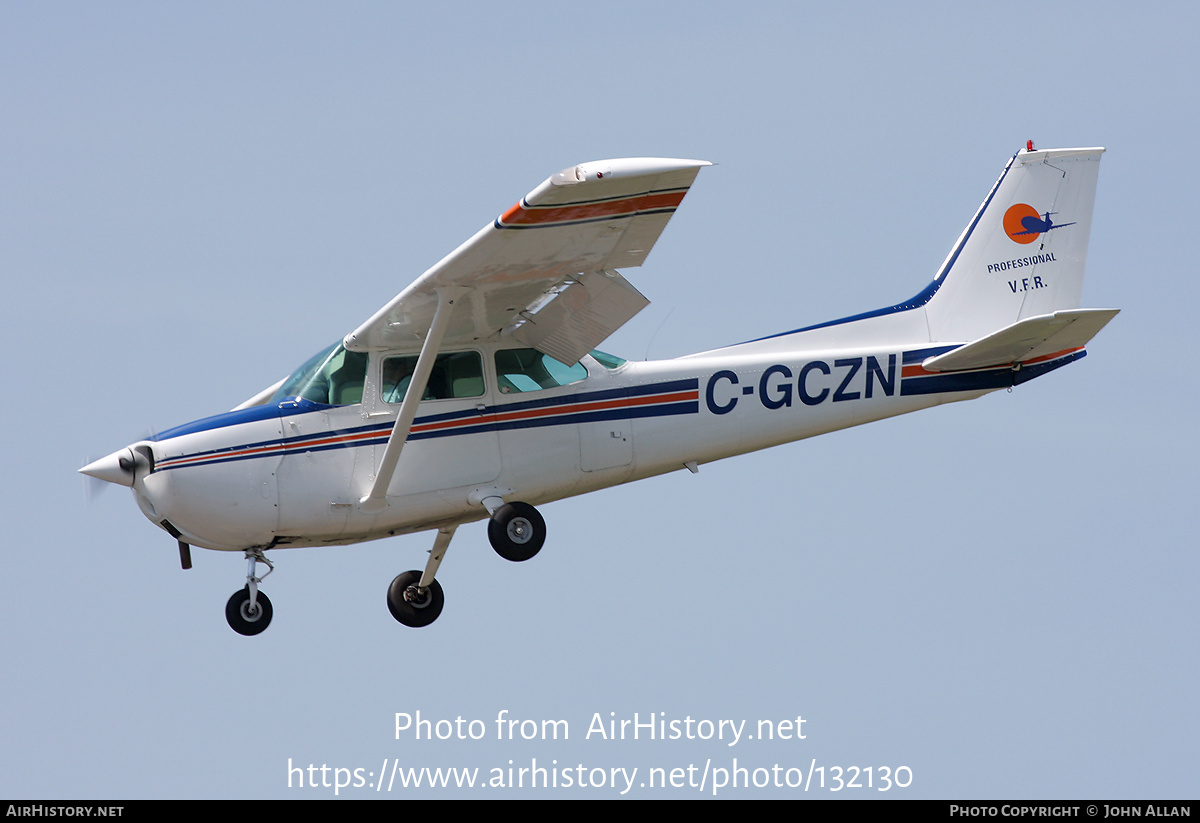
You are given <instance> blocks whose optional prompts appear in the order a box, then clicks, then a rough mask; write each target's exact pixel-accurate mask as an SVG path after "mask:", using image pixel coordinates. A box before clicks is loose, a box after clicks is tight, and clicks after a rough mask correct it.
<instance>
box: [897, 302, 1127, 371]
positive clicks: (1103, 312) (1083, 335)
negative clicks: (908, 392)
mask: <svg viewBox="0 0 1200 823" xmlns="http://www.w3.org/2000/svg"><path fill="white" fill-rule="evenodd" d="M1119 311H1120V309H1073V310H1070V311H1056V312H1054V314H1043V315H1039V316H1037V317H1027V318H1026V319H1024V320H1019V321H1017V322H1016V323H1013V324H1012V325H1011V326H1007V327H1005V328H1003V329H1001V330H1000V331H998V332H994V333H992V334H989V335H988V336H987V337H981V338H979V339H978V340H976V341H974V342H973V343H968V344H966V345H965V346H959V347H958V348H957V349H955V350H954V351H951V352H947V353H946V354H942V355H938V356H937V357H931V358H929V359H928V360H926V361H925V362H924V363H922V364H921V365H922V367H923V368H924V369H925V370H926V371H933V372H946V371H963V370H966V369H984V368H989V367H994V366H1007V365H1011V364H1013V363H1024V362H1027V361H1029V360H1036V359H1037V358H1039V357H1046V356H1048V355H1052V354H1057V353H1059V352H1063V351H1069V350H1072V349H1078V348H1081V347H1082V346H1084V345H1086V344H1087V342H1088V341H1089V340H1091V339H1092V338H1093V337H1095V336H1096V333H1097V332H1099V331H1100V330H1101V329H1102V328H1104V327H1105V325H1107V324H1108V321H1109V320H1112V319H1113V318H1114V317H1116V316H1117V312H1119Z"/></svg>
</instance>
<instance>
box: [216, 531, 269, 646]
mask: <svg viewBox="0 0 1200 823" xmlns="http://www.w3.org/2000/svg"><path fill="white" fill-rule="evenodd" d="M246 563H247V566H246V588H244V589H242V590H241V591H237V592H234V593H233V597H231V598H229V602H228V603H226V604H225V619H226V620H227V621H228V622H229V628H231V629H233V630H234V631H235V632H237V633H238V634H245V635H254V634H258V633H259V632H261V631H263V629H265V628H266V627H267V626H269V625H271V614H272V612H271V601H270V600H269V599H268V598H267V596H266V595H265V594H263V593H262V592H260V591H259V590H258V584H259V583H261V582H262V581H263V579H264V578H265V577H267V575H269V574H270V573H271V572H273V571H275V564H274V563H272V562H271V561H270V560H268V559H267V556H266V555H265V554H263V553H262V549H247V550H246ZM258 563H266V564H267V574H264V575H263V576H262V577H257V576H256V575H255V572H256V571H257V569H256V566H257V564H258Z"/></svg>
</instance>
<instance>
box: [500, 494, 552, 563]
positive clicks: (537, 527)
mask: <svg viewBox="0 0 1200 823" xmlns="http://www.w3.org/2000/svg"><path fill="white" fill-rule="evenodd" d="M488 540H490V541H491V543H492V548H493V549H495V550H496V554H498V555H500V556H501V557H503V558H504V559H505V560H514V561H519V560H528V559H529V558H531V557H533V556H534V555H535V554H537V553H538V551H540V550H541V548H542V544H543V543H545V542H546V521H545V520H543V519H542V516H541V515H540V514H538V510H537V509H535V508H534V507H533V506H531V505H529V504H528V503H505V504H504V505H503V506H501V507H500V508H498V509H496V513H495V514H493V515H492V519H491V520H489V521H488Z"/></svg>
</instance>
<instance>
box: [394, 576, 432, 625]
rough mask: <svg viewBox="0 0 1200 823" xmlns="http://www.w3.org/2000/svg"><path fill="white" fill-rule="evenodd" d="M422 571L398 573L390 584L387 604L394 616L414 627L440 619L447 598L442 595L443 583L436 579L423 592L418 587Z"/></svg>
mask: <svg viewBox="0 0 1200 823" xmlns="http://www.w3.org/2000/svg"><path fill="white" fill-rule="evenodd" d="M420 582H421V572H417V571H412V572H405V573H404V574H398V575H396V579H395V580H393V581H392V585H390V586H388V593H387V604H388V611H390V612H391V613H392V617H394V618H396V619H397V620H398V621H400V622H401V623H403V624H404V625H405V626H409V627H411V628H414V629H419V628H421V627H422V626H428V625H429V624H430V623H432V622H433V621H435V620H437V619H438V615H439V614H441V613H442V606H444V605H445V603H446V599H445V597H444V596H443V595H442V584H441V583H439V582H437V580H434V581H433V582H432V583H430V584H429V587H428V588H427V589H425V591H424V593H423V594H422V593H421V592H420V591H419V590H418V589H417V584H418V583H420Z"/></svg>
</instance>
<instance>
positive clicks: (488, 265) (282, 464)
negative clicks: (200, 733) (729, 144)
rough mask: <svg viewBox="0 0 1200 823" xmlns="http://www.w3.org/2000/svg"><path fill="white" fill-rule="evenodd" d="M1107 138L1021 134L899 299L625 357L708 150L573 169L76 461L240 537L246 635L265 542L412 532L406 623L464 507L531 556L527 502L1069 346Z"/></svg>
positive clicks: (189, 528)
mask: <svg viewBox="0 0 1200 823" xmlns="http://www.w3.org/2000/svg"><path fill="white" fill-rule="evenodd" d="M1103 152H1104V149H1102V148H1077V149H1052V150H1048V151H1047V150H1042V151H1038V150H1035V149H1034V148H1033V143H1032V141H1030V142H1029V143H1028V144H1027V147H1026V148H1025V149H1023V150H1021V151H1019V152H1017V153H1016V154H1015V155H1014V156H1013V157H1012V158H1011V159H1010V160H1009V162H1008V164H1007V165H1006V166H1005V167H1004V172H1003V173H1002V174H1001V175H1000V179H999V180H997V181H996V184H995V185H994V186H992V189H991V191H989V192H988V195H987V197H986V198H985V199H984V201H983V204H982V205H981V206H980V207H979V210H978V211H977V212H976V213H975V215H974V217H972V218H971V221H970V222H969V223H968V224H967V227H966V228H965V229H964V230H963V232H962V234H961V235H960V236H959V238H958V240H957V241H956V242H955V243H954V246H953V248H951V250H950V254H949V255H948V256H947V257H946V259H945V261H944V262H943V263H942V265H941V267H940V268H939V269H938V271H937V274H936V275H935V276H934V278H933V281H932V282H931V283H930V284H929V285H928V286H927V287H926V288H924V289H923V290H922V291H921V292H920V293H919V294H917V295H916V296H915V297H913V298H911V299H910V300H906V301H904V302H903V303H897V304H895V305H892V306H887V307H886V308H882V309H878V310H876V311H869V312H866V313H864V314H858V315H854V316H852V317H846V318H843V319H840V320H833V321H830V322H827V323H819V324H817V325H814V326H808V327H805V328H800V329H796V330H794V331H787V332H783V333H780V334H773V335H770V336H768V337H763V338H760V339H757V340H751V341H749V342H745V343H739V344H737V345H732V346H726V347H724V348H718V349H713V350H711V351H705V352H700V353H698V354H692V355H688V356H686V357H679V358H676V359H673V360H662V361H651V362H640V363H638V362H627V361H625V360H622V359H620V358H617V357H614V356H612V355H609V354H605V353H603V352H601V351H598V350H597V349H596V347H597V346H598V345H600V344H601V343H602V342H603V341H604V340H605V338H607V337H608V336H609V335H610V334H611V333H612V332H613V331H615V330H616V329H617V328H619V327H620V326H622V325H623V324H624V323H625V322H626V321H628V320H629V319H630V318H631V317H633V316H634V315H635V314H637V312H638V311H640V310H641V309H642V308H643V307H644V306H646V305H647V303H648V302H649V301H648V300H647V299H646V298H645V297H643V296H642V294H641V293H639V292H638V290H637V289H635V288H634V287H633V286H632V285H630V284H629V283H628V282H627V281H626V280H625V278H624V277H623V276H622V275H621V274H619V273H618V270H619V269H627V268H632V267H636V266H640V265H642V263H643V261H644V260H645V259H646V255H647V254H649V253H650V250H651V248H652V247H653V246H654V243H655V242H656V241H657V239H658V237H659V235H660V234H661V233H662V231H663V229H664V228H665V227H666V225H667V221H668V220H670V219H671V215H672V214H674V213H675V210H676V208H678V207H679V204H680V202H681V201H682V200H683V198H684V195H685V194H686V193H687V192H688V189H689V188H690V187H691V185H692V182H693V181H694V180H695V178H696V175H697V173H698V172H699V170H700V169H701V168H703V167H705V166H708V165H711V164H709V163H706V162H704V161H700V160H670V159H660V158H630V159H622V160H602V161H598V162H593V163H582V164H580V165H578V166H572V167H571V168H568V169H564V170H563V171H560V172H559V173H558V174H555V175H553V176H552V177H550V178H549V179H548V180H546V181H545V182H543V183H542V184H541V185H540V186H538V187H537V188H536V189H534V190H533V191H532V192H530V193H529V194H528V195H526V196H525V197H524V198H523V199H522V200H521V201H520V202H518V203H517V204H516V205H514V206H513V207H512V208H510V209H508V210H507V211H505V212H504V213H503V214H501V215H500V216H499V217H497V218H496V219H495V220H494V221H493V222H491V223H489V224H488V225H487V226H485V227H484V228H483V229H481V230H480V231H479V233H478V234H476V235H475V236H474V237H472V238H471V239H470V240H468V241H467V242H466V243H464V244H463V245H462V246H460V247H459V248H457V249H456V250H454V251H453V252H451V253H450V254H449V255H448V256H447V257H446V258H444V259H443V260H442V261H441V262H440V263H438V264H437V265H435V266H434V267H433V268H431V269H429V270H428V271H427V272H425V273H424V274H422V275H421V276H420V277H418V278H417V279H416V280H415V281H414V282H413V283H412V284H411V285H409V286H408V287H407V288H406V289H404V290H403V291H402V292H400V294H399V295H397V296H396V297H395V298H394V299H393V300H392V301H391V302H390V303H388V304H387V305H386V306H384V307H383V308H381V309H380V310H379V311H378V312H376V313H375V314H374V315H373V316H372V317H371V318H370V319H368V320H367V321H366V322H364V323H363V324H362V325H361V326H359V327H358V328H356V329H354V330H352V331H351V332H350V333H349V334H347V335H346V336H345V337H344V338H342V339H341V340H338V341H337V342H336V343H334V344H333V345H331V346H330V347H329V348H328V349H325V350H324V351H321V352H318V353H317V354H316V355H315V356H313V357H312V358H311V359H309V360H307V361H305V363H304V364H303V365H301V366H300V368H298V369H297V370H296V371H295V372H293V373H292V374H291V375H289V376H288V377H286V378H284V379H283V380H281V381H279V382H278V383H276V384H274V385H273V386H269V387H268V388H266V389H263V390H262V391H261V392H260V393H258V394H256V395H255V396H254V397H251V398H250V399H249V400H247V401H246V402H244V403H242V404H241V405H239V406H237V407H236V408H234V409H233V410H232V411H229V412H225V413H224V414H218V415H216V416H214V417H207V418H204V419H203V420H197V421H195V422H194V423H188V424H186V425H183V426H179V427H177V428H174V429H170V430H169V431H164V432H162V433H161V434H158V435H156V436H154V437H151V438H149V439H147V440H142V441H139V442H137V443H134V444H132V445H130V446H127V447H125V448H122V449H119V450H117V451H115V452H113V453H112V454H110V455H108V456H107V457H103V458H101V459H100V460H97V461H95V462H93V463H91V464H89V465H88V466H85V467H84V468H82V469H80V471H81V472H83V473H85V474H88V475H91V476H93V477H97V478H100V479H102V480H107V481H109V482H112V483H118V484H120V485H124V486H130V487H131V488H132V489H133V495H134V499H135V500H136V501H137V504H138V507H139V508H140V509H141V510H142V513H143V514H145V516H146V517H148V518H149V519H150V521H151V522H153V523H155V524H156V525H158V526H160V527H161V528H162V529H164V530H165V531H166V532H167V533H169V534H170V535H171V536H172V537H173V538H175V540H176V541H177V542H178V546H179V551H180V560H181V563H182V565H183V567H184V568H185V569H186V568H190V566H191V549H190V547H191V546H201V547H203V548H207V549H215V550H219V551H230V552H243V553H244V555H245V558H246V560H247V561H248V567H247V571H246V585H245V587H244V588H243V589H241V590H239V591H238V592H236V593H235V594H234V595H233V596H232V597H231V598H230V600H229V602H228V605H227V606H226V610H225V615H226V618H227V620H228V622H229V625H230V626H231V627H232V628H233V629H234V631H236V632H239V633H241V634H245V635H253V634H258V633H259V632H261V631H262V630H263V629H265V628H266V627H267V624H268V623H269V622H270V620H271V614H272V611H271V602H270V600H269V599H268V598H267V596H266V595H265V594H264V593H263V592H262V591H260V590H259V584H260V583H261V582H262V577H259V576H258V564H260V563H261V564H264V565H265V566H266V567H267V571H266V573H265V574H264V575H263V577H266V575H267V574H270V573H271V572H272V571H273V570H274V565H273V563H272V561H271V560H268V559H267V556H266V552H267V551H268V550H272V549H281V548H286V547H289V546H334V545H345V544H349V543H357V542H359V541H364V540H375V539H378V538H383V537H388V536H391V535H397V534H406V533H410V532H418V531H426V530H431V531H434V532H435V536H434V540H433V548H432V550H431V551H430V553H429V559H428V562H427V563H426V564H425V568H424V570H422V571H409V572H405V573H403V574H401V575H399V576H398V577H396V579H395V580H393V581H392V583H391V586H390V587H389V589H388V593H387V604H388V607H389V609H390V610H391V613H392V615H393V616H394V617H395V618H396V620H398V621H399V622H401V623H403V624H405V625H407V626H425V625H428V624H430V623H432V622H433V621H434V620H435V619H436V618H437V617H438V615H439V614H440V613H441V611H442V605H443V594H442V587H441V584H440V583H439V582H438V581H437V580H436V579H435V575H436V574H437V571H438V566H439V564H440V563H441V562H442V558H443V557H444V556H445V554H446V549H447V548H448V547H449V545H450V541H451V538H452V537H453V536H454V533H455V530H456V529H457V528H458V527H459V526H460V525H462V524H464V523H469V522H472V521H475V520H482V519H485V518H486V519H487V520H488V527H487V531H488V539H489V540H490V542H491V544H492V546H493V547H494V548H495V550H496V551H497V552H498V553H499V554H500V555H501V556H502V557H504V558H506V559H508V560H528V559H529V558H531V557H533V556H534V555H535V554H537V552H538V550H539V549H541V547H542V544H543V542H544V541H545V539H546V526H545V522H544V521H543V519H542V516H541V514H540V513H539V512H538V510H537V509H536V508H534V506H535V505H539V504H543V503H549V502H551V501H553V500H559V499H561V498H564V497H570V496H572V495H577V494H583V493H584V492H589V491H593V490H596V489H602V488H605V487H607V486H613V485H616V484H618V483H628V482H630V481H632V480H639V479H641V478H644V477H651V476H654V475H658V474H663V473H665V472H670V471H675V470H678V469H684V468H686V469H689V470H690V471H692V472H695V471H697V467H698V466H699V465H700V464H702V463H707V462H709V461H712V460H720V459H722V458H725V457H731V456H733V455H736V454H743V453H745V452H750V451H754V450H756V449H763V448H767V447H768V446H775V445H779V444H781V443H787V442H790V441H793V440H800V439H802V438H805V437H812V436H814V435H818V434H824V433H826V432H831V431H835V430H837V429H844V428H846V427H848V426H857V425H859V424H861V423H867V422H870V421H873V420H880V419H882V418H885V417H891V416H893V415H897V414H904V413H906V412H912V411H917V410H918V409H924V408H929V407H931V406H936V405H939V404H941V403H948V402H952V401H956V400H969V399H972V398H975V397H980V396H981V395H984V394H987V393H988V392H992V391H996V390H997V389H1007V388H1011V387H1012V386H1015V385H1017V384H1020V383H1024V382H1025V381H1027V380H1031V379H1033V378H1035V377H1039V376H1040V375H1043V374H1045V373H1046V372H1048V371H1052V370H1053V369H1057V368H1058V367H1059V366H1065V365H1066V364H1068V363H1071V362H1073V361H1075V360H1078V359H1080V358H1081V357H1083V356H1084V354H1085V351H1084V345H1085V344H1086V343H1087V342H1088V341H1089V340H1091V339H1092V337H1093V336H1094V335H1095V334H1096V333H1097V332H1099V331H1100V329H1101V328H1103V327H1104V325H1105V324H1106V323H1108V321H1109V320H1111V319H1112V318H1113V317H1114V316H1115V315H1116V314H1117V311H1118V310H1117V309H1081V308H1079V306H1080V293H1081V290H1082V286H1083V273H1084V262H1085V258H1086V254H1087V244H1088V233H1089V231H1090V229H1091V219H1092V204H1093V201H1094V200H1095V193H1096V176H1097V170H1098V167H1099V161H1100V155H1101V154H1102V153H1103ZM1043 214H1045V215H1047V216H1046V218H1045V220H1044V221H1043V220H1042V219H1041V215H1043ZM1051 214H1056V215H1060V216H1061V218H1062V219H1063V220H1064V222H1063V223H1059V224H1052V223H1051V222H1050V219H1049V215H1051ZM1026 218H1033V219H1032V220H1030V219H1026ZM1051 229H1053V231H1051ZM1035 242H1036V246H1034V243H1035Z"/></svg>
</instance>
